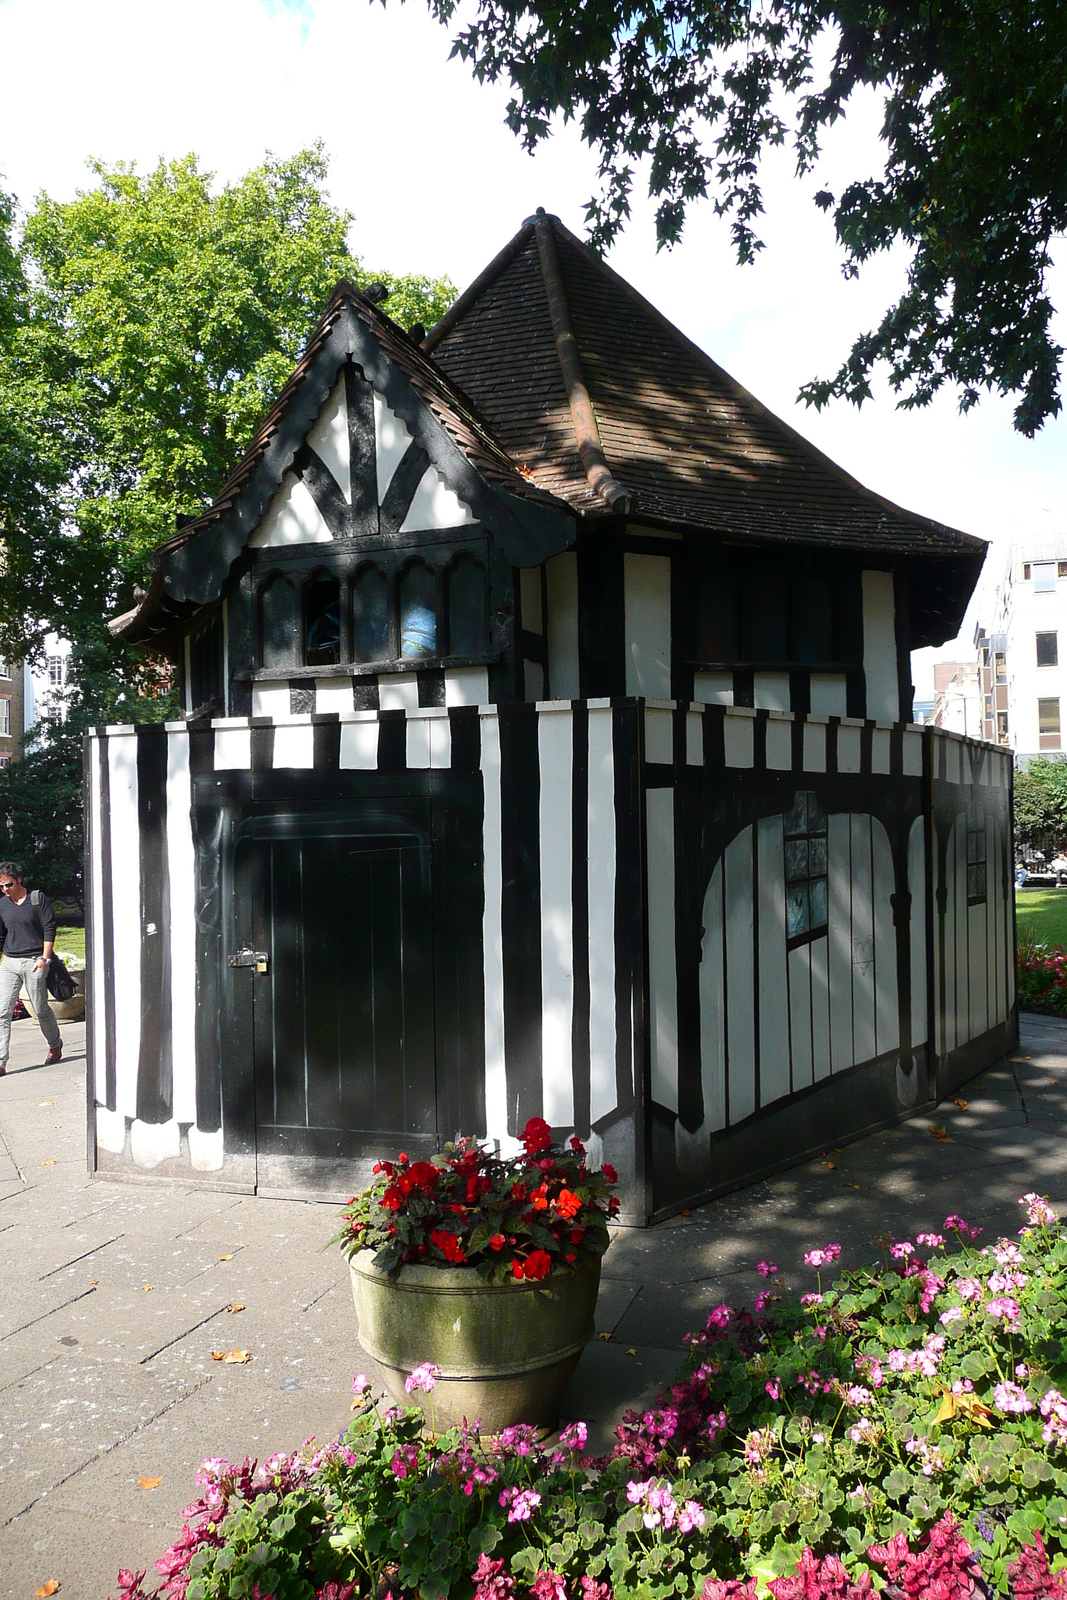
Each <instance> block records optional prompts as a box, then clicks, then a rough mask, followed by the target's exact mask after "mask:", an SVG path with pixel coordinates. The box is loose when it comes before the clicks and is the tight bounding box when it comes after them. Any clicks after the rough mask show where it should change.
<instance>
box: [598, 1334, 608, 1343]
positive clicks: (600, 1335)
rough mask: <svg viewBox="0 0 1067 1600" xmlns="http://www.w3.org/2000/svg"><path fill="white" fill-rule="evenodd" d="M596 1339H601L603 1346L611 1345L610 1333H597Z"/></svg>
mask: <svg viewBox="0 0 1067 1600" xmlns="http://www.w3.org/2000/svg"><path fill="white" fill-rule="evenodd" d="M597 1338H598V1339H602V1340H603V1341H604V1343H605V1344H610V1343H611V1334H610V1333H598V1334H597Z"/></svg>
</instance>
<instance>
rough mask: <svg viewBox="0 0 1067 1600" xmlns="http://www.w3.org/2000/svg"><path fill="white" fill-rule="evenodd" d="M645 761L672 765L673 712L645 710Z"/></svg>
mask: <svg viewBox="0 0 1067 1600" xmlns="http://www.w3.org/2000/svg"><path fill="white" fill-rule="evenodd" d="M645 760H646V761H654V762H656V763H658V764H659V765H661V766H668V767H670V766H673V765H674V713H673V711H659V710H655V709H648V708H646V710H645Z"/></svg>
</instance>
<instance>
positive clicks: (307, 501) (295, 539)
mask: <svg viewBox="0 0 1067 1600" xmlns="http://www.w3.org/2000/svg"><path fill="white" fill-rule="evenodd" d="M332 543H333V534H332V533H331V532H330V530H329V528H328V527H327V525H326V521H325V519H324V517H323V515H322V512H321V511H320V510H319V508H318V506H317V505H316V504H315V502H314V500H313V499H312V497H311V492H310V490H309V489H308V488H307V486H306V484H305V483H304V482H303V481H302V480H301V479H300V478H298V477H296V475H295V474H294V473H292V472H287V473H286V474H285V477H284V478H283V479H282V486H281V488H280V489H279V490H278V493H277V494H276V495H275V496H274V499H273V500H272V501H271V503H270V505H269V506H268V507H267V513H266V515H265V517H264V518H263V521H262V522H261V523H260V525H259V527H258V528H257V529H256V531H255V532H254V533H253V535H252V537H251V538H250V539H249V541H248V545H249V548H250V549H251V550H276V549H285V548H287V547H288V546H290V545H295V544H332Z"/></svg>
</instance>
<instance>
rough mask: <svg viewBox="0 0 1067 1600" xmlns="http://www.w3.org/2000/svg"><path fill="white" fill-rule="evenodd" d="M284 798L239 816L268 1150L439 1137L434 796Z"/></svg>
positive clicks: (257, 1067)
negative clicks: (297, 803)
mask: <svg viewBox="0 0 1067 1600" xmlns="http://www.w3.org/2000/svg"><path fill="white" fill-rule="evenodd" d="M423 809H424V808H423V807H422V806H420V805H419V804H418V803H417V802H415V803H411V802H409V803H407V804H406V805H404V806H402V807H399V808H398V809H397V811H393V810H392V809H391V808H382V809H377V808H370V807H363V808H361V814H360V815H359V816H358V820H357V819H353V818H352V816H351V815H349V816H345V815H336V816H330V815H329V814H324V813H322V812H319V813H314V812H312V813H304V814H294V813H293V812H274V813H272V814H269V815H265V816H257V817H254V818H251V819H248V821H247V822H246V823H245V824H244V826H243V827H242V828H241V829H240V830H239V834H240V837H239V839H238V841H237V849H236V852H235V872H236V877H237V883H236V885H235V889H236V896H235V900H236V904H237V905H238V906H240V905H242V904H244V905H245V906H247V907H248V914H247V921H246V927H247V929H248V932H249V933H250V934H251V940H250V945H249V948H250V949H251V950H252V951H254V952H258V953H261V954H263V955H264V956H265V957H266V961H265V963H263V964H264V965H265V966H266V971H260V970H257V968H256V966H255V965H253V966H252V967H251V968H250V969H249V978H250V981H251V984H252V996H253V1000H252V1018H253V1027H252V1033H253V1054H254V1072H255V1099H256V1146H257V1149H258V1152H259V1154H260V1155H261V1156H266V1155H276V1156H284V1155H287V1156H295V1157H305V1158H306V1157H311V1158H327V1159H328V1158H331V1157H334V1158H336V1157H354V1156H361V1155H371V1154H378V1153H380V1152H391V1153H395V1151H396V1149H397V1148H398V1147H399V1146H401V1145H403V1146H404V1147H405V1148H407V1149H409V1150H411V1151H413V1152H414V1151H419V1152H420V1153H428V1152H429V1151H431V1150H433V1149H434V1148H435V1147H436V1143H437V1088H436V1066H435V1047H434V976H433V904H432V885H431V847H430V838H429V819H428V807H426V808H425V811H426V814H425V815H423V814H422V812H423Z"/></svg>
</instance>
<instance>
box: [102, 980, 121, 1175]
mask: <svg viewBox="0 0 1067 1600" xmlns="http://www.w3.org/2000/svg"><path fill="white" fill-rule="evenodd" d="M100 1010H101V1011H102V1010H103V1006H101V1007H100ZM96 1142H97V1145H98V1146H99V1148H100V1149H101V1150H106V1151H107V1153H108V1155H112V1156H120V1155H122V1153H123V1151H124V1150H125V1149H126V1118H125V1117H124V1116H123V1115H122V1113H121V1112H120V1111H109V1110H108V1109H107V1106H105V1105H98V1106H97V1108H96Z"/></svg>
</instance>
